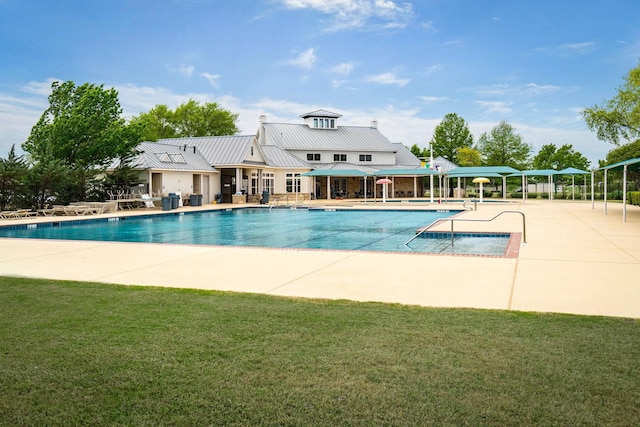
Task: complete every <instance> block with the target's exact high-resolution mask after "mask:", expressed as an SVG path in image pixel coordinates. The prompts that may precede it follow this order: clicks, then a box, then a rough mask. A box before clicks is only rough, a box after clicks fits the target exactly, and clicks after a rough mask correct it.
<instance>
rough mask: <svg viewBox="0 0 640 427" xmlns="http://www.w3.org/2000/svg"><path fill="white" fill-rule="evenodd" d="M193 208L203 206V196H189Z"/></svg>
mask: <svg viewBox="0 0 640 427" xmlns="http://www.w3.org/2000/svg"><path fill="white" fill-rule="evenodd" d="M189 204H190V205H191V206H202V194H192V195H190V196H189Z"/></svg>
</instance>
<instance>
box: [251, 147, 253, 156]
mask: <svg viewBox="0 0 640 427" xmlns="http://www.w3.org/2000/svg"><path fill="white" fill-rule="evenodd" d="M251 155H252V156H253V145H252V146H251Z"/></svg>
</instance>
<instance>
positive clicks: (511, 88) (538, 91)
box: [470, 83, 568, 97]
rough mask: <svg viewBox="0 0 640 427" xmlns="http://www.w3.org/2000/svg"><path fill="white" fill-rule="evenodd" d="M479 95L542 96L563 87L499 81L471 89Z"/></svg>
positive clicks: (561, 89)
mask: <svg viewBox="0 0 640 427" xmlns="http://www.w3.org/2000/svg"><path fill="white" fill-rule="evenodd" d="M470 90H471V91H472V92H474V93H475V94H477V95H478V96H492V97H497V96H541V95H549V94H552V93H557V92H561V91H563V90H568V89H563V88H562V87H560V86H556V85H549V84H544V85H540V84H537V83H527V84H524V85H511V84H508V83H497V84H494V85H484V86H478V87H475V88H471V89H470Z"/></svg>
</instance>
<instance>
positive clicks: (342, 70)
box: [329, 62, 354, 76]
mask: <svg viewBox="0 0 640 427" xmlns="http://www.w3.org/2000/svg"><path fill="white" fill-rule="evenodd" d="M353 67H354V65H353V62H343V63H342V64H338V65H336V66H333V67H331V68H329V72H331V73H333V74H340V75H341V76H348V75H349V74H351V71H353Z"/></svg>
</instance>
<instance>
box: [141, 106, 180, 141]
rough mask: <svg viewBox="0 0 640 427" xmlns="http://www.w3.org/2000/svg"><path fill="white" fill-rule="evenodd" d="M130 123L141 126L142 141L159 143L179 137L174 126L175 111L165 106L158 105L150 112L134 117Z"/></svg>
mask: <svg viewBox="0 0 640 427" xmlns="http://www.w3.org/2000/svg"><path fill="white" fill-rule="evenodd" d="M130 123H131V124H132V125H138V126H140V128H141V140H142V141H157V140H159V139H163V138H174V137H176V136H177V135H176V129H175V127H174V125H173V111H171V110H170V109H169V107H167V106H166V105H163V104H158V105H156V106H155V107H153V108H152V109H151V110H149V112H147V113H141V114H140V115H138V116H136V117H133V118H132V119H131V122H130Z"/></svg>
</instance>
